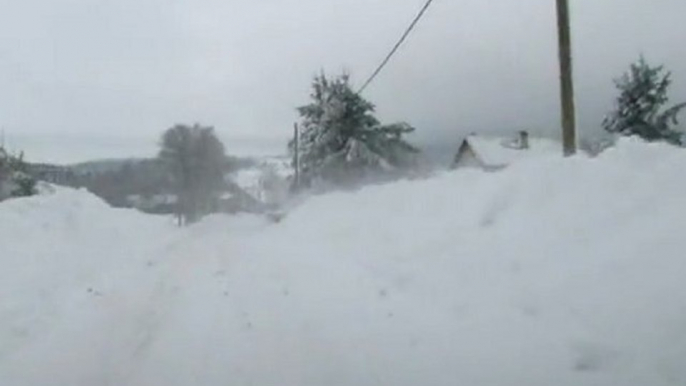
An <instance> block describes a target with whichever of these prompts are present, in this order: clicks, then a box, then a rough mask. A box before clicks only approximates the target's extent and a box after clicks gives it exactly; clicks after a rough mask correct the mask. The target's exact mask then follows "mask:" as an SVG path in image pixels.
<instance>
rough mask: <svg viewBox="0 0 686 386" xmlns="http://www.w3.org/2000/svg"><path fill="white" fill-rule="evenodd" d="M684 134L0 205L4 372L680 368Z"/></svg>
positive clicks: (358, 380)
mask: <svg viewBox="0 0 686 386" xmlns="http://www.w3.org/2000/svg"><path fill="white" fill-rule="evenodd" d="M685 168H686V152H684V151H682V150H678V149H674V148H669V147H665V146H659V145H646V144H642V143H638V142H634V141H625V142H623V143H621V144H620V146H619V147H618V148H616V149H612V150H609V151H607V152H606V153H604V154H603V155H602V156H600V157H599V158H596V159H586V158H583V157H578V158H574V159H567V160H564V159H561V158H557V157H550V158H545V159H537V160H536V161H533V160H532V161H530V162H529V161H523V162H521V163H517V164H516V165H513V166H511V167H510V168H508V169H506V170H504V171H502V172H500V173H481V172H478V171H470V170H464V171H456V172H454V173H446V174H444V175H441V176H438V177H437V178H434V179H431V180H426V181H413V182H400V183H396V184H389V185H384V186H378V187H369V188H366V189H363V190H361V191H358V192H355V193H337V194H329V195H325V196H319V197H315V198H312V199H311V200H309V201H308V202H307V203H305V204H304V205H302V206H300V207H299V208H297V209H296V210H294V211H293V212H291V213H290V214H289V215H288V217H286V218H285V219H284V220H283V221H282V222H280V223H278V224H272V223H269V222H268V221H265V220H263V219H260V218H256V217H235V218H228V217H221V216H219V217H213V218H209V219H207V220H206V221H204V222H203V223H201V224H198V225H197V226H195V227H191V228H189V229H183V230H179V229H175V228H173V227H172V226H171V225H170V223H169V222H168V221H167V220H166V219H163V218H159V217H147V216H144V215H140V214H137V213H135V212H131V211H121V210H113V209H110V208H108V207H106V206H105V205H104V204H102V203H101V202H99V201H98V200H96V199H94V198H93V197H91V196H89V195H88V194H86V193H83V192H78V191H64V192H62V191H60V192H57V193H56V194H54V195H51V196H45V197H37V198H32V199H26V200H15V201H10V202H8V203H3V204H1V205H0V220H1V221H0V264H1V265H0V266H2V268H3V269H2V271H0V293H2V294H3V295H2V296H3V297H2V302H0V383H1V384H3V385H5V384H6V385H18V386H22V385H26V386H29V385H31V386H33V385H44V384H50V385H65V386H67V385H69V386H75V385H84V386H86V385H107V384H110V385H136V386H138V385H140V386H143V385H145V386H155V385H159V386H174V385H227V384H230V385H280V386H283V385H356V386H360V385H408V386H409V385H541V386H543V385H545V386H548V385H563V386H564V385H570V386H571V385H575V386H577V385H628V386H631V385H637V386H638V385H641V386H644V385H683V384H685V383H686V367H685V366H683V364H684V363H686V287H685V286H684V277H686V255H685V254H684V250H686V238H684V237H683V234H684V229H685V227H686V197H685V196H684V194H683V193H684V191H686V180H684V178H683V170H684V169H685Z"/></svg>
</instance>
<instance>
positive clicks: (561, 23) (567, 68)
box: [557, 0, 576, 156]
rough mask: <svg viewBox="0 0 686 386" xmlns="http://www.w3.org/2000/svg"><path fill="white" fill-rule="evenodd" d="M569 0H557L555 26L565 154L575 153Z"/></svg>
mask: <svg viewBox="0 0 686 386" xmlns="http://www.w3.org/2000/svg"><path fill="white" fill-rule="evenodd" d="M569 24H570V23H569V0H557V26H558V38H559V50H560V93H561V101H562V146H563V149H564V155H565V156H572V155H574V154H576V112H575V107H574V80H573V75H572V36H571V31H570V26H569Z"/></svg>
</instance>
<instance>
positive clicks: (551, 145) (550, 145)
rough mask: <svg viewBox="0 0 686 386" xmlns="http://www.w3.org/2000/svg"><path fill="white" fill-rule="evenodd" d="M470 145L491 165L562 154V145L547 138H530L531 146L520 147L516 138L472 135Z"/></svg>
mask: <svg viewBox="0 0 686 386" xmlns="http://www.w3.org/2000/svg"><path fill="white" fill-rule="evenodd" d="M467 141H468V142H469V145H470V146H471V147H472V149H474V151H475V152H476V154H477V156H478V157H479V158H480V160H481V161H482V162H483V163H485V164H487V165H491V166H505V165H510V164H512V163H513V162H516V161H519V160H521V159H523V158H531V157H537V156H546V155H551V154H561V152H562V145H561V144H560V143H559V142H557V141H553V140H551V139H547V138H535V137H530V138H529V148H528V149H526V150H524V149H521V148H520V147H519V142H518V140H517V139H514V138H506V137H495V136H480V135H471V136H469V137H467Z"/></svg>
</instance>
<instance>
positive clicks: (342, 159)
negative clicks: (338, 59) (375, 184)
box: [289, 74, 418, 185]
mask: <svg viewBox="0 0 686 386" xmlns="http://www.w3.org/2000/svg"><path fill="white" fill-rule="evenodd" d="M312 88H313V91H312V94H311V98H312V102H311V103H310V104H308V105H306V106H303V107H300V108H299V109H298V111H299V113H300V116H301V124H300V128H301V134H300V141H299V153H300V157H299V158H300V161H299V165H300V173H301V175H300V176H301V182H302V183H304V184H306V185H307V184H312V183H313V182H324V183H328V184H334V185H341V184H349V183H357V182H360V181H362V180H363V179H365V178H376V177H380V176H389V175H394V174H396V173H401V172H402V171H403V170H405V169H407V168H408V167H410V166H412V165H413V164H414V163H415V160H416V154H417V153H418V150H417V148H415V147H414V146H412V145H410V144H409V143H408V142H407V141H405V139H404V138H403V136H404V135H405V134H408V133H411V132H413V131H414V128H413V127H411V126H410V125H408V124H406V123H396V124H391V125H382V124H381V123H380V122H379V120H378V119H377V118H376V117H375V116H374V105H373V104H372V103H370V102H369V101H367V100H365V99H364V98H362V96H360V95H359V94H358V93H356V92H354V91H353V90H352V88H351V86H350V79H349V76H348V75H342V76H339V77H336V78H334V79H329V78H327V77H326V76H325V75H324V74H322V75H319V76H317V77H315V79H314V81H313V84H312ZM289 148H290V150H291V153H292V154H294V153H295V143H294V142H293V141H291V143H289Z"/></svg>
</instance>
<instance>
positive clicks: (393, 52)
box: [357, 0, 434, 94]
mask: <svg viewBox="0 0 686 386" xmlns="http://www.w3.org/2000/svg"><path fill="white" fill-rule="evenodd" d="M433 1H434V0H428V1H427V2H426V4H424V6H423V7H422V9H421V11H419V14H417V17H415V18H414V20H413V21H412V23H411V24H410V26H409V27H408V28H407V29H406V30H405V33H403V36H402V37H400V40H398V42H397V43H396V44H395V46H394V47H393V49H392V50H391V52H390V53H389V54H388V56H386V58H385V59H384V60H383V62H381V64H380V65H379V67H377V69H376V71H374V73H373V74H372V76H370V77H369V79H367V81H366V82H365V83H364V85H363V86H362V87H361V88H360V91H358V92H357V93H358V94H361V93H362V92H363V91H364V90H365V89H366V88H367V86H369V84H370V83H372V82H373V81H374V78H376V76H377V75H379V73H380V72H381V70H383V68H384V67H386V64H388V62H389V61H390V60H391V58H392V57H393V55H395V53H396V52H397V51H398V49H399V48H400V46H401V45H402V44H403V43H404V42H405V40H406V39H407V37H408V36H410V33H411V32H412V30H413V29H414V27H415V26H417V23H418V22H419V20H421V18H422V16H424V13H426V10H427V9H429V6H431V3H433Z"/></svg>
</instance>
